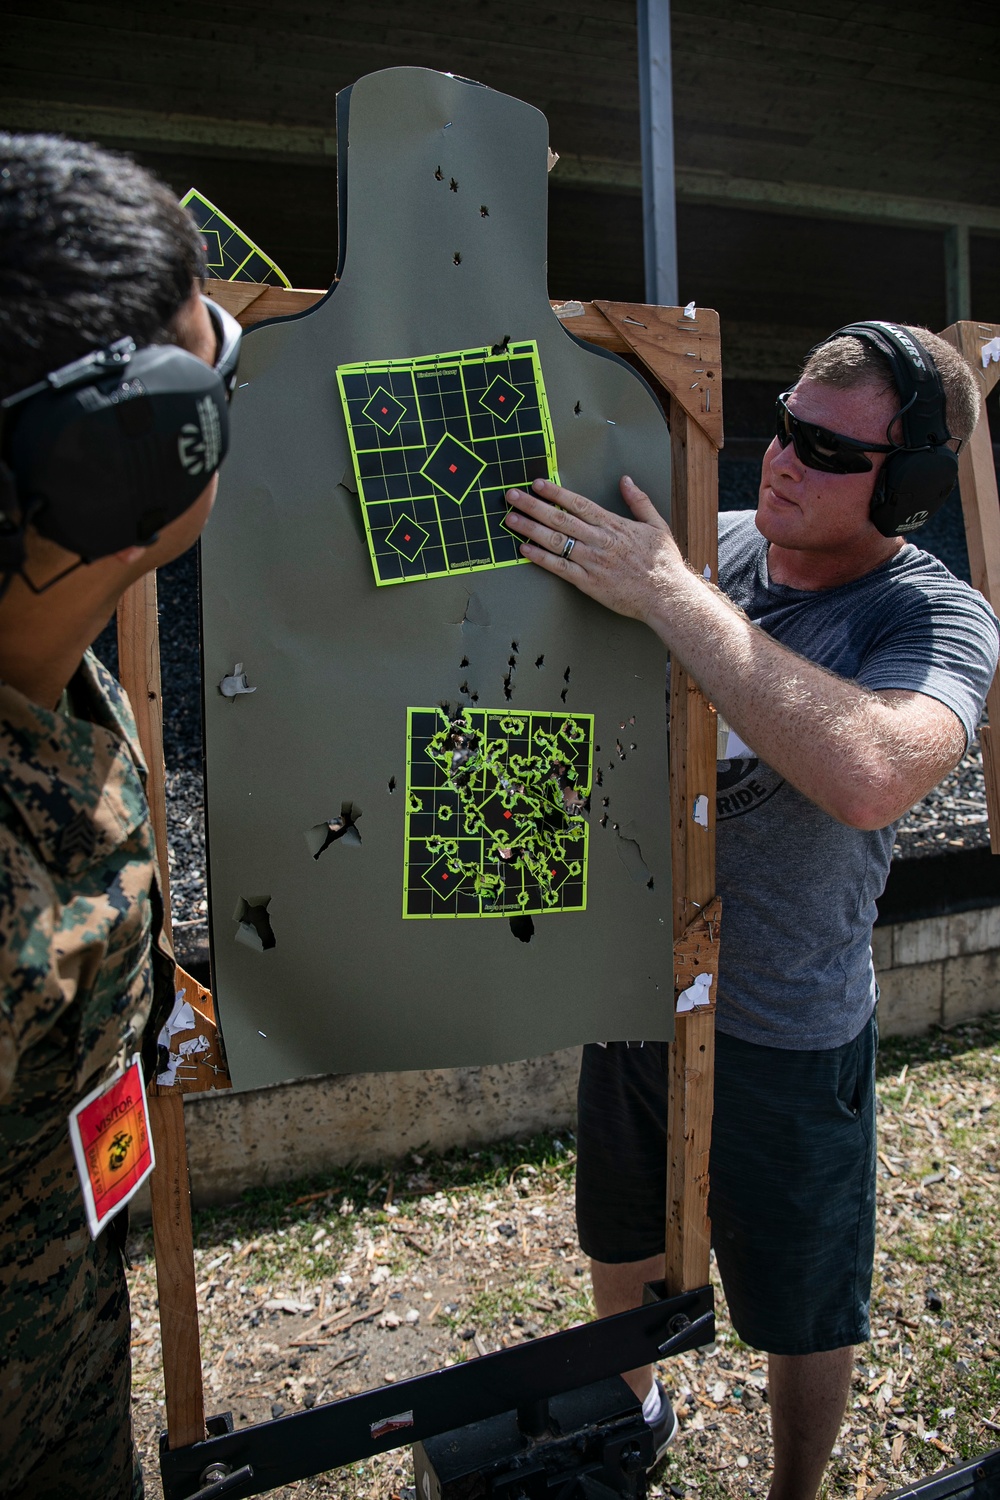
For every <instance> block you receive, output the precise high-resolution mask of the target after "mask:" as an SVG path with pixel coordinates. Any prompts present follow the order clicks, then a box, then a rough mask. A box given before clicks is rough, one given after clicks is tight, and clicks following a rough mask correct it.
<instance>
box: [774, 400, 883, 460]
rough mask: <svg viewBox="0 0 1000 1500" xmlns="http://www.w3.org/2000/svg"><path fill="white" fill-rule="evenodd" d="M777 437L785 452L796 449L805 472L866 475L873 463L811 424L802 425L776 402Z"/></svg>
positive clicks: (781, 403) (804, 423)
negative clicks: (811, 470)
mask: <svg viewBox="0 0 1000 1500" xmlns="http://www.w3.org/2000/svg"><path fill="white" fill-rule="evenodd" d="M776 417H777V420H776V423H775V427H776V433H775V435H776V437H777V439H778V442H779V443H780V444H781V446H782V447H783V448H784V447H786V446H787V445H788V444H789V443H793V444H794V445H795V454H796V457H797V458H798V460H799V462H800V463H803V464H805V466H806V468H807V469H819V470H820V472H821V473H823V474H867V473H868V472H869V470H870V469H871V467H872V461H871V459H870V458H868V457H867V456H866V454H864V453H862V452H861V451H859V450H858V449H857V448H848V447H846V446H845V445H844V444H843V443H842V441H841V439H840V438H839V437H838V435H837V433H835V432H830V430H829V429H828V428H826V427H818V426H816V424H815V423H814V422H802V421H800V420H799V418H798V417H796V416H794V415H793V413H792V412H790V411H789V410H788V407H787V406H786V405H785V401H784V398H783V397H779V398H778V404H777V411H776Z"/></svg>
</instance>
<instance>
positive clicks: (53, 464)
mask: <svg viewBox="0 0 1000 1500" xmlns="http://www.w3.org/2000/svg"><path fill="white" fill-rule="evenodd" d="M203 301H204V303H205V306H206V308H207V309H208V312H209V316H210V317H211V320H212V326H213V328H214V329H215V333H216V341H217V353H216V360H215V366H214V368H213V367H211V366H210V365H207V364H206V363H205V362H204V360H201V359H198V358H197V357H196V356H195V355H193V354H189V353H188V352H187V351H186V350H184V349H179V348H178V347H177V346H176V345H174V344H154V345H151V346H150V347H149V348H146V349H137V348H136V345H135V343H134V341H133V340H132V339H130V338H123V339H119V340H118V341H117V342H116V343H114V344H112V345H111V346H110V347H109V348H107V349H100V350H97V351H95V352H94V353H92V354H86V355H84V356H83V358H82V359H77V360H74V361H73V362H72V363H71V364H68V365H64V366H63V367H62V368H61V369H59V370H53V371H52V372H51V373H50V374H49V375H46V376H45V378H44V380H40V381H38V382H37V384H35V385H33V386H29V387H28V388H27V389H26V390H23V391H18V392H17V393H16V394H15V395H13V396H8V397H7V398H6V399H5V400H4V401H0V594H2V593H3V592H4V591H5V590H6V588H7V586H8V585H9V583H10V580H11V579H12V578H13V576H14V575H15V574H17V573H19V574H20V575H21V577H22V578H24V580H25V582H26V583H27V584H28V586H29V587H30V588H32V589H34V590H35V592H40V590H39V589H38V588H37V586H36V585H35V584H34V583H33V582H32V580H31V579H30V578H28V577H27V575H26V574H25V572H24V561H25V528H26V527H27V526H28V525H29V524H30V525H31V526H33V527H34V528H35V529H36V531H38V532H40V533H41V535H42V536H45V537H48V538H49V539H50V540H51V541H54V542H58V543H59V545H60V546H61V547H65V548H66V549H67V551H69V552H73V553H75V554H76V555H77V557H78V558H79V560H80V561H79V562H78V563H75V564H73V566H74V567H78V566H80V563H88V562H93V561H94V560H95V559H96V558H99V557H107V556H109V555H110V554H111V553H113V552H121V551H123V550H124V549H125V548H126V547H136V546H139V547H145V546H149V545H150V543H152V542H154V541H155V540H156V538H157V535H158V533H159V531H160V530H161V529H162V527H164V526H166V525H168V524H169V523H170V522H171V521H174V520H176V519H177V517H178V516H180V515H182V514H183V513H184V511H186V510H187V509H188V507H189V506H191V505H193V504H194V502H195V500H197V498H198V496H199V495H200V494H201V493H202V491H203V490H204V489H205V486H206V485H207V484H208V482H209V480H210V479H211V477H212V475H213V474H214V473H215V471H216V469H218V467H219V465H220V464H221V462H222V460H223V459H224V458H225V456H226V451H227V448H228V446H229V411H228V402H229V397H230V396H231V394H232V390H233V387H234V385H235V382H236V369H237V363H238V359H239V346H240V338H241V332H242V331H241V329H240V326H239V324H238V323H237V321H236V319H235V318H233V317H231V316H230V314H229V313H227V312H226V311H225V309H224V308H221V307H219V305H218V303H215V302H212V301H210V299H209V298H207V297H206V298H203ZM67 571H69V570H67ZM60 576H65V575H64V574H63V575H60ZM56 581H57V580H56V579H52V580H49V583H48V584H46V585H45V587H51V584H52V583H54V582H56Z"/></svg>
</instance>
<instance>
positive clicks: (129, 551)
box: [0, 136, 216, 1500]
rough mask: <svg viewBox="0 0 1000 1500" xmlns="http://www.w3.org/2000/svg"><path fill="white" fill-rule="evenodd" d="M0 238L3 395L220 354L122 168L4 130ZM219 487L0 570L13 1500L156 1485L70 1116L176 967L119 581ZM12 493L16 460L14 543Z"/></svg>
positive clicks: (5, 1391) (170, 552) (122, 1049)
mask: <svg viewBox="0 0 1000 1500" xmlns="http://www.w3.org/2000/svg"><path fill="white" fill-rule="evenodd" d="M0 246H2V249H0V399H3V398H5V397H8V396H10V395H11V394H12V393H15V392H20V391H23V390H24V389H25V388H27V387H30V386H31V385H32V384H33V383H34V382H37V381H40V380H43V379H44V377H45V376H46V374H47V372H49V371H52V370H55V369H58V368H60V367H61V366H63V365H65V364H66V363H68V362H69V361H71V360H74V359H77V358H79V357H80V356H81V355H84V354H86V353H88V352H89V351H91V350H95V349H96V350H99V349H102V348H105V347H107V346H108V345H109V344H111V343H112V342H113V341H115V340H117V339H120V338H122V337H125V336H130V337H131V338H132V339H134V340H135V343H136V345H137V346H138V347H139V348H140V349H142V348H143V347H144V346H148V345H150V344H154V343H160V344H164V343H174V344H178V345H180V346H181V347H182V348H184V349H186V350H188V351H189V352H190V353H191V354H193V355H196V356H198V357H199V358H200V359H203V360H205V361H206V362H207V363H208V364H212V363H214V360H215V355H216V337H215V333H214V331H213V326H212V322H211V319H210V318H209V316H208V314H207V312H206V309H205V307H204V305H203V303H202V302H201V299H200V296H199V295H198V293H199V292H200V282H201V277H202V275H203V272H204V264H203V247H202V245H201V243H200V238H199V236H198V235H197V233H196V231H194V229H193V226H192V225H191V224H190V222H189V221H188V219H187V216H186V215H185V214H184V212H183V211H182V210H181V209H180V208H179V207H178V205H177V203H176V201H175V200H174V199H173V198H172V196H171V195H170V194H169V193H168V191H167V190H166V189H165V188H163V187H162V186H161V185H160V184H159V183H157V182H156V181H155V179H153V178H152V177H150V176H149V175H148V174H147V173H146V172H144V171H142V170H141V169H140V168H138V167H136V166H135V165H134V164H133V163H131V162H130V161H128V160H126V159H123V158H117V157H113V156H111V155H109V154H107V153H105V152H102V151H99V150H97V149H96V148H93V147H87V146H79V145H76V144H74V143H72V142H66V141H60V140H58V139H56V138H52V137H45V136H27V137H11V136H7V137H3V136H0ZM3 451H4V453H5V454H6V449H5V450H3ZM198 482H199V483H201V482H202V481H201V480H199V481H198ZM215 486H216V479H215V477H214V474H212V475H211V476H210V477H209V478H208V483H207V487H206V488H205V489H204V491H203V492H202V494H201V495H200V496H199V498H198V499H197V500H196V502H195V503H194V504H193V505H191V506H190V508H189V509H187V510H185V511H184V513H183V514H182V515H180V517H179V518H178V519H175V520H173V521H171V522H170V523H169V524H168V525H164V526H163V527H162V529H161V530H160V532H159V535H158V536H156V537H154V538H153V541H152V544H151V545H148V546H144V547H140V546H135V547H128V548H126V549H124V550H122V551H119V552H117V553H114V554H112V555H109V556H103V557H102V556H98V557H97V558H96V560H94V561H90V562H88V563H87V565H86V566H80V559H79V558H78V557H74V556H73V555H72V554H69V553H67V552H65V551H64V549H63V548H62V547H61V546H59V545H58V544H57V543H56V542H54V541H52V540H51V539H49V538H47V537H46V536H44V535H41V534H40V533H39V532H38V531H37V530H35V529H34V528H33V527H32V526H31V525H30V524H28V525H27V526H26V528H22V530H23V535H24V558H23V566H22V567H20V568H19V569H17V570H14V569H13V568H12V567H11V566H10V564H9V562H8V563H6V564H4V568H5V575H6V576H5V577H4V578H3V579H2V580H0V584H2V586H3V589H4V592H3V596H2V598H0V1143H2V1157H0V1494H2V1495H3V1496H4V1497H10V1500H13V1497H17V1500H28V1497H31V1500H41V1497H52V1500H54V1497H56V1496H59V1497H65V1496H67V1495H72V1496H74V1497H76V1500H91V1497H93V1500H97V1497H98V1496H100V1497H101V1500H126V1497H136V1496H141V1494H142V1476H141V1473H140V1470H139V1464H138V1460H137V1457H136V1454H135V1449H134V1445H133V1441H132V1433H131V1422H130V1390H131V1365H130V1357H129V1343H130V1323H129V1305H128V1294H127V1290H126V1284H125V1277H124V1271H123V1265H122V1239H123V1227H124V1223H125V1215H122V1216H120V1217H119V1219H117V1220H115V1221H113V1222H112V1223H111V1224H110V1225H109V1227H108V1228H107V1229H105V1230H104V1232H103V1233H102V1234H100V1235H99V1237H98V1238H97V1239H96V1240H94V1239H92V1238H91V1235H90V1232H89V1229H88V1225H87V1218H86V1213H85V1208H84V1201H83V1194H82V1189H81V1183H80V1179H79V1176H78V1174H77V1168H76V1165H75V1163H74V1157H73V1151H72V1147H71V1142H70V1135H69V1130H68V1116H69V1113H70V1111H71V1110H72V1109H73V1108H74V1106H76V1105H77V1104H78V1103H79V1102H80V1101H81V1100H82V1099H84V1098H85V1097H86V1096H87V1095H88V1094H89V1093H90V1092H91V1091H93V1090H94V1089H95V1088H98V1087H101V1086H103V1085H104V1084H105V1083H106V1082H107V1081H109V1080H111V1079H112V1078H114V1076H115V1074H116V1072H117V1071H119V1070H120V1068H121V1067H122V1065H123V1063H124V1062H125V1060H126V1059H127V1058H129V1057H130V1056H131V1055H132V1054H133V1053H134V1052H136V1051H137V1050H139V1048H140V1046H141V1044H142V1041H143V1035H144V1033H146V1035H147V1036H150V1035H151V1036H152V1037H153V1038H155V1035H156V1030H157V1029H158V1027H159V1025H160V1024H161V1023H162V1020H163V1018H164V1014H165V1010H166V1009H168V1008H169V1005H170V1002H171V998H172V991H173V961H172V958H171V955H170V950H169V945H168V943H167V942H166V940H165V938H164V935H163V932H162V920H163V904H162V900H161V896H160V887H159V876H158V873H157V865H156V852H155V847H154V842H153V833H152V828H151V825H150V820H149V810H148V806H147V803H146V796H145V790H144V783H145V766H144V763H143V758H142V753H141V751H140V749H139V745H138V742H137V737H136V729H135V724H134V721H133V719H132V714H131V711H130V708H129V705H128V702H127V700H126V698H125V696H124V694H123V693H122V692H121V690H120V688H119V687H118V686H117V684H116V683H115V681H114V680H113V679H112V678H111V677H110V675H109V674H108V673H107V672H106V671H105V670H104V669H103V668H102V667H101V665H100V664H99V662H98V661H97V660H96V658H95V657H94V656H93V654H92V652H91V651H90V650H89V649H88V648H89V645H90V643H91V641H93V639H94V638H95V637H96V635H97V634H98V633H99V632H100V630H101V629H102V628H103V626H104V625H105V624H106V623H107V621H108V619H109V618H110V617H111V615H112V613H113V611H114V608H115V605H116V603H117V600H118V599H119V598H120V596H121V595H122V593H123V592H124V591H125V589H126V588H127V587H128V586H129V585H130V584H131V583H132V582H133V581H134V580H135V579H136V578H138V577H140V576H141V575H142V574H143V573H145V572H146V571H147V570H148V569H150V568H153V567H156V566H158V565H160V564H162V563H164V562H166V561H168V560H169V559H170V558H171V557H174V556H176V555H178V554H179V553H180V552H182V551H184V550H185V549H186V548H187V547H189V546H190V545H191V543H192V542H193V541H194V540H195V538H196V537H197V535H198V533H199V531H200V530H201V527H202V526H203V524H204V522H205V519H206V518H207V515H208V512H209V510H210V508H211V505H212V501H213V499H214V495H215ZM17 504H18V499H17V488H16V486H15V485H14V483H13V480H12V476H11V472H10V471H9V470H7V469H6V468H5V467H4V466H3V465H0V509H2V510H3V512H4V514H3V515H2V516H0V545H2V543H3V540H4V537H5V536H7V535H9V530H8V531H4V528H5V527H7V528H9V527H10V526H11V525H12V524H13V521H14V520H16V519H17V517H16V514H15V515H14V517H13V519H12V509H13V510H14V511H15V512H16V506H17ZM38 590H43V591H42V592H38ZM146 1052H147V1055H148V1052H149V1049H148V1047H147V1048H146ZM146 1076H147V1078H148V1076H149V1066H148V1056H147V1067H146ZM116 1230H117V1231H118V1232H117V1233H116Z"/></svg>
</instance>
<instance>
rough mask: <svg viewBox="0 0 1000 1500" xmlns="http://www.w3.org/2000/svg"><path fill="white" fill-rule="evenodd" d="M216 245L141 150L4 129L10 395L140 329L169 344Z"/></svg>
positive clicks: (3, 258) (0, 196) (0, 366)
mask: <svg viewBox="0 0 1000 1500" xmlns="http://www.w3.org/2000/svg"><path fill="white" fill-rule="evenodd" d="M204 275H205V249H204V245H203V243H202V239H201V235H200V233H199V231H198V230H197V229H196V228H195V225H194V222H193V220H192V219H191V218H190V216H189V215H188V214H187V213H186V212H185V210H184V209H183V208H181V206H180V204H179V203H178V202H177V199H176V198H175V197H174V195H173V193H171V191H170V189H169V188H167V187H165V186H164V185H163V183H162V182H159V181H158V180H157V178H155V177H154V176H153V175H152V173H150V172H147V171H146V170H145V168H143V167H140V166H138V165H137V164H136V163H135V162H134V161H132V160H131V158H130V157H127V156H120V155H118V154H117V153H115V152H111V151H105V150H103V149H102V148H101V147H100V146H92V145H86V144H83V143H81V142H79V141H68V140H65V139H63V137H61V136H56V135H10V134H5V133H2V132H0V397H3V396H7V395H10V394H11V393H12V392H14V391H18V390H21V389H23V388H24V387H25V386H27V385H31V384H32V383H33V382H34V381H36V380H39V379H40V378H41V377H42V376H43V375H45V374H46V373H47V372H48V371H49V370H55V369H58V368H59V366H60V365H63V364H66V363H68V361H69V360H71V359H76V358H78V357H79V356H80V355H81V354H86V353H87V352H88V351H89V350H91V349H100V348H103V347H104V346H105V345H107V344H110V343H112V342H113V341H114V340H115V339H119V338H123V337H125V335H129V336H130V337H132V338H134V339H135V341H136V343H137V344H138V345H139V346H140V348H141V347H143V346H144V345H147V344H153V343H158V342H163V341H165V339H166V338H167V336H168V335H167V327H168V325H169V323H170V320H171V319H172V318H173V316H174V314H175V313H176V312H177V310H178V308H179V307H180V306H181V305H182V304H183V303H184V302H185V301H186V300H187V298H188V297H189V296H190V294H191V284H192V282H193V281H200V280H202V279H203V278H204Z"/></svg>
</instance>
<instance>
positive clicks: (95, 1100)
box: [69, 1057, 156, 1240]
mask: <svg viewBox="0 0 1000 1500" xmlns="http://www.w3.org/2000/svg"><path fill="white" fill-rule="evenodd" d="M69 1134H70V1140H71V1141H72V1142H73V1155H74V1156H75V1157H76V1168H77V1171H78V1172H79V1174H80V1184H81V1186H82V1188H83V1201H84V1203H85V1205H86V1208H87V1223H88V1224H89V1225H90V1233H91V1235H92V1237H93V1238H94V1239H95V1240H96V1238H97V1236H98V1235H99V1234H100V1232H101V1230H102V1229H103V1228H104V1226H105V1224H107V1222H108V1220H109V1219H111V1218H113V1217H114V1215H115V1214H116V1213H117V1212H118V1210H119V1209H120V1208H121V1207H122V1206H123V1205H124V1204H126V1203H127V1202H128V1201H129V1199H130V1198H132V1197H134V1196H135V1194H136V1193H137V1192H138V1191H139V1188H140V1187H141V1186H142V1184H143V1183H144V1182H145V1181H146V1178H147V1177H148V1176H149V1174H150V1172H151V1171H152V1170H153V1167H154V1166H155V1165H156V1163H155V1160H154V1157H153V1136H152V1132H151V1131H150V1128H149V1110H148V1108H147V1105H146V1090H145V1088H144V1087H143V1082H142V1068H141V1066H140V1063H139V1059H138V1057H134V1058H133V1059H132V1062H131V1063H130V1064H129V1066H128V1067H127V1068H125V1070H124V1071H123V1072H121V1073H118V1074H117V1075H116V1076H115V1077H114V1078H113V1079H112V1080H111V1082H110V1083H107V1084H104V1086H103V1087H102V1088H99V1089H94V1091H93V1092H92V1093H90V1094H88V1095H87V1097H86V1099H83V1100H81V1102H80V1103H79V1104H78V1105H77V1106H76V1108H75V1109H74V1110H73V1111H72V1112H71V1113H70V1117H69Z"/></svg>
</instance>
